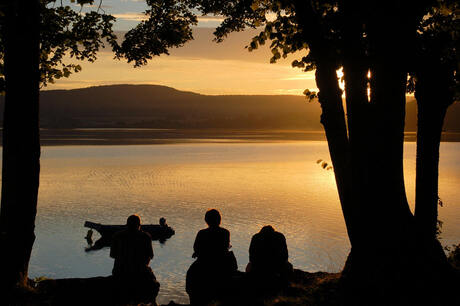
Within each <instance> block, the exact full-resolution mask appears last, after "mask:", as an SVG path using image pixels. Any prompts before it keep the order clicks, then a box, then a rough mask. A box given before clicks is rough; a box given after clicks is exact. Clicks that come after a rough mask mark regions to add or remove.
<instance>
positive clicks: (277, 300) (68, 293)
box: [16, 246, 460, 306]
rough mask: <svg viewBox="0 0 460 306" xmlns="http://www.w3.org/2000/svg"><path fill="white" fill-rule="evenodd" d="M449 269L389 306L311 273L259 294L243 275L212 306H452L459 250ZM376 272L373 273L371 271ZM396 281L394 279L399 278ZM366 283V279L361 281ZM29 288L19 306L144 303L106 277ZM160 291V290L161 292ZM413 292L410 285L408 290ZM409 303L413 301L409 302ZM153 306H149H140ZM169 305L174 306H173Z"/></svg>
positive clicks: (456, 298) (457, 297) (459, 274)
mask: <svg viewBox="0 0 460 306" xmlns="http://www.w3.org/2000/svg"><path fill="white" fill-rule="evenodd" d="M449 260H450V263H451V264H452V265H453V266H454V267H456V269H455V270H452V274H451V275H450V276H449V277H446V278H444V279H442V280H440V281H439V283H438V286H436V287H431V288H428V290H427V291H426V292H418V291H415V292H412V293H411V294H410V295H408V296H406V297H405V298H404V299H401V300H397V299H395V300H394V301H392V303H390V304H388V303H385V302H381V301H379V300H378V299H376V298H375V296H373V295H372V294H368V293H366V292H365V291H363V292H361V295H359V296H350V292H351V291H350V290H349V288H347V286H348V285H347V281H346V277H347V276H346V274H344V273H326V272H315V273H309V272H305V271H302V270H297V269H295V270H294V274H293V276H292V278H291V280H290V283H289V285H288V286H287V287H285V288H283V289H281V290H279V291H260V290H257V289H256V288H255V286H252V287H251V286H250V285H249V286H247V283H245V282H244V277H245V276H244V273H242V272H240V274H239V275H238V277H237V279H236V280H235V282H236V283H235V287H234V288H233V289H232V291H231V292H229V297H226V298H222V299H219V300H215V301H213V302H211V303H209V304H208V305H209V306H218V305H222V306H223V305H235V306H236V305H247V306H250V305H254V306H257V305H260V306H287V305H293V306H301V305H311V306H352V305H357V304H359V305H414V306H415V305H440V306H441V305H442V306H444V305H445V306H450V305H452V306H454V305H459V303H460V294H458V286H459V284H460V269H459V267H460V246H458V247H457V248H456V249H454V250H453V251H452V252H451V253H450V256H449ZM370 269H372V268H370ZM395 275H396V273H395ZM361 281H362V282H363V283H365V282H366V281H368V280H366V279H362V280H361ZM29 283H30V287H29V288H28V289H23V290H22V291H18V292H17V298H16V302H17V304H18V305H137V304H139V305H141V304H140V303H136V302H133V303H129V304H120V303H119V301H117V300H116V299H114V298H113V297H114V292H113V280H112V277H111V276H108V277H93V278H73V279H57V280H52V279H37V280H35V281H33V280H29ZM160 290H161V289H160ZM407 290H408V291H409V290H410V284H407ZM408 298H409V299H408ZM142 305H149V304H142ZM167 305H171V306H173V305H183V304H176V303H175V302H174V301H171V302H170V303H168V304H167Z"/></svg>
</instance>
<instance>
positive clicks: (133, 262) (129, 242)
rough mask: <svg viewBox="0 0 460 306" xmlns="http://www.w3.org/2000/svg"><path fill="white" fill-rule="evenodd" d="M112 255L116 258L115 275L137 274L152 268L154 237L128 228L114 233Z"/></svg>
mask: <svg viewBox="0 0 460 306" xmlns="http://www.w3.org/2000/svg"><path fill="white" fill-rule="evenodd" d="M110 257H113V258H114V259H115V263H114V265H113V270H112V274H113V275H114V276H136V275H139V274H143V273H146V272H148V271H149V270H150V268H149V267H148V264H149V262H150V260H151V259H152V258H153V249H152V239H151V237H150V235H149V234H148V233H146V232H143V231H140V230H130V229H126V230H123V231H121V232H118V233H116V234H115V235H114V237H113V240H112V247H111V249H110Z"/></svg>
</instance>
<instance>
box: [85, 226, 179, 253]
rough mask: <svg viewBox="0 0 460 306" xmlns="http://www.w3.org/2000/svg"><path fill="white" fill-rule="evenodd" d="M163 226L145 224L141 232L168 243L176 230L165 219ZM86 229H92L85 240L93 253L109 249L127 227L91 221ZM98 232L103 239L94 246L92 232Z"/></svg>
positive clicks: (88, 249)
mask: <svg viewBox="0 0 460 306" xmlns="http://www.w3.org/2000/svg"><path fill="white" fill-rule="evenodd" d="M160 222H161V223H162V224H144V225H141V230H142V231H144V232H147V233H149V234H150V236H152V240H159V241H160V243H163V242H165V241H166V239H168V238H171V236H172V235H174V234H175V232H174V229H173V228H172V227H170V226H168V225H167V224H166V220H165V219H164V218H161V219H160ZM84 226H85V227H87V228H90V230H89V231H88V234H87V235H86V237H85V239H86V240H87V241H88V244H89V245H90V247H89V248H87V249H86V251H93V250H99V249H102V248H103V247H108V246H110V245H111V243H112V237H113V235H114V234H115V233H117V232H119V231H122V230H124V229H126V225H107V224H100V223H94V222H90V221H85V224H84ZM93 229H94V230H96V231H97V232H99V234H101V238H99V239H98V240H97V241H96V242H95V243H94V244H92V239H91V237H92V230H93Z"/></svg>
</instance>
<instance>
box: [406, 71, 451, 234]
mask: <svg viewBox="0 0 460 306" xmlns="http://www.w3.org/2000/svg"><path fill="white" fill-rule="evenodd" d="M425 65H426V66H425V67H423V68H422V71H421V72H419V73H418V74H417V84H416V92H415V97H416V99H417V123H418V125H417V166H416V167H417V168H416V193H415V203H416V204H415V220H416V223H417V231H418V237H419V238H420V240H422V241H426V242H429V243H430V241H433V240H435V239H436V229H437V221H438V177H439V172H438V169H439V146H440V142H441V134H442V126H443V123H444V117H445V115H446V111H447V108H448V107H449V105H450V104H452V103H453V96H452V93H451V90H450V88H449V87H450V86H451V85H452V84H450V83H451V81H449V80H450V79H451V78H450V73H453V72H450V73H449V71H448V70H447V69H446V68H445V67H443V66H442V64H441V63H438V64H437V65H433V64H428V63H425Z"/></svg>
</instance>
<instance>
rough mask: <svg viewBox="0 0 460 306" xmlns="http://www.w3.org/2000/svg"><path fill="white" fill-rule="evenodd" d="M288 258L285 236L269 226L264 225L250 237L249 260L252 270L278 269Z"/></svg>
mask: <svg viewBox="0 0 460 306" xmlns="http://www.w3.org/2000/svg"><path fill="white" fill-rule="evenodd" d="M287 260H288V249H287V245H286V238H285V237H284V235H283V234H282V233H280V232H277V231H275V230H274V229H273V227H271V226H264V227H263V228H262V229H261V230H260V232H259V233H257V234H255V235H254V236H253V237H252V239H251V244H250V247H249V262H250V263H251V264H252V269H254V270H266V269H269V270H279V269H281V268H283V267H284V265H285V263H286V262H287Z"/></svg>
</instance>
